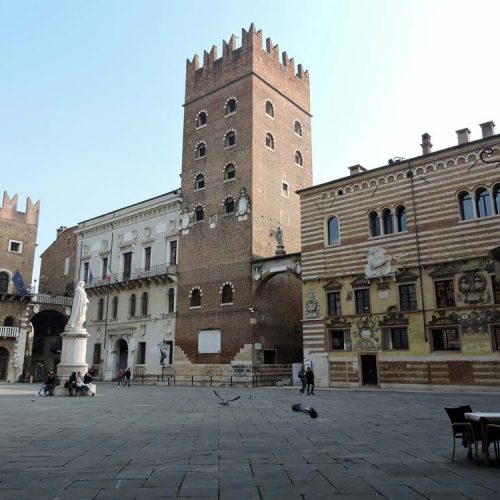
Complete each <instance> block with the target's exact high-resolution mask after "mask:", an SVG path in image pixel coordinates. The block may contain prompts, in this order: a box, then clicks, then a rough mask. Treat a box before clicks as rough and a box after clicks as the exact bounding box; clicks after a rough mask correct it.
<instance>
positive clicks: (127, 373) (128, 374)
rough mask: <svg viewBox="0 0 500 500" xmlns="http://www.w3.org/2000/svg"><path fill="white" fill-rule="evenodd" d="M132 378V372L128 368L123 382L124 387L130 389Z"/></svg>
mask: <svg viewBox="0 0 500 500" xmlns="http://www.w3.org/2000/svg"><path fill="white" fill-rule="evenodd" d="M131 376H132V372H131V371H130V368H127V369H126V370H125V380H124V382H123V387H125V386H126V385H128V386H129V387H130V377H131Z"/></svg>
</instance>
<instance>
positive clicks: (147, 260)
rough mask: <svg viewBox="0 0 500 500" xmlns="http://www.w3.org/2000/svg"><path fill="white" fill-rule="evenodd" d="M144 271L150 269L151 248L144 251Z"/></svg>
mask: <svg viewBox="0 0 500 500" xmlns="http://www.w3.org/2000/svg"><path fill="white" fill-rule="evenodd" d="M144 269H145V270H146V271H149V270H150V269H151V247H146V248H145V249H144Z"/></svg>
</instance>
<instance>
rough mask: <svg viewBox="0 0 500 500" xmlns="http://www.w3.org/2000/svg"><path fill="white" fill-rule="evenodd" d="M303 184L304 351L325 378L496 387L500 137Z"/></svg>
mask: <svg viewBox="0 0 500 500" xmlns="http://www.w3.org/2000/svg"><path fill="white" fill-rule="evenodd" d="M481 129H482V138H481V139H478V140H474V141H471V140H470V131H469V130H468V129H462V130H459V131H457V135H458V145H456V146H453V147H449V148H447V149H443V150H441V151H435V152H432V144H431V138H430V136H429V135H428V134H424V135H423V136H422V153H423V154H422V155H421V156H419V157H416V158H412V159H409V160H406V159H398V160H395V161H391V162H389V164H388V165H386V166H383V167H380V168H376V169H372V170H365V169H364V168H363V167H362V166H360V165H355V166H353V167H350V170H351V175H349V176H348V177H343V178H341V179H337V180H334V181H331V182H327V183H324V184H321V185H318V186H313V187H311V188H307V189H303V190H301V191H300V192H299V194H300V198H301V224H302V230H301V233H302V265H303V300H304V312H303V330H304V357H305V359H306V360H309V361H312V363H313V366H314V369H315V372H316V376H317V379H318V381H319V383H320V385H322V386H325V387H327V386H331V387H358V386H360V385H367V386H370V385H373V386H405V387H432V386H462V387H463V386H496V387H498V386H500V281H499V279H500V266H499V262H500V259H499V252H500V167H499V165H500V136H499V135H495V133H494V124H493V122H487V123H483V124H482V125H481Z"/></svg>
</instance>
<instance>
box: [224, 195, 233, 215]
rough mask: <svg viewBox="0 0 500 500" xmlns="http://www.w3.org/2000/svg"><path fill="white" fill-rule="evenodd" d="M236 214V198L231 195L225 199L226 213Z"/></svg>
mask: <svg viewBox="0 0 500 500" xmlns="http://www.w3.org/2000/svg"><path fill="white" fill-rule="evenodd" d="M230 214H234V198H232V197H231V196H230V197H229V198H226V200H225V201H224V215H230Z"/></svg>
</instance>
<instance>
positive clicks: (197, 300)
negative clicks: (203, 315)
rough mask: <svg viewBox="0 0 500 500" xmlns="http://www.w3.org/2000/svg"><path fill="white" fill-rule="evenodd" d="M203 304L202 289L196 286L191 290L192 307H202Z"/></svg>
mask: <svg viewBox="0 0 500 500" xmlns="http://www.w3.org/2000/svg"><path fill="white" fill-rule="evenodd" d="M200 306H201V291H200V290H199V288H195V289H194V290H193V291H192V292H191V307H200Z"/></svg>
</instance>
